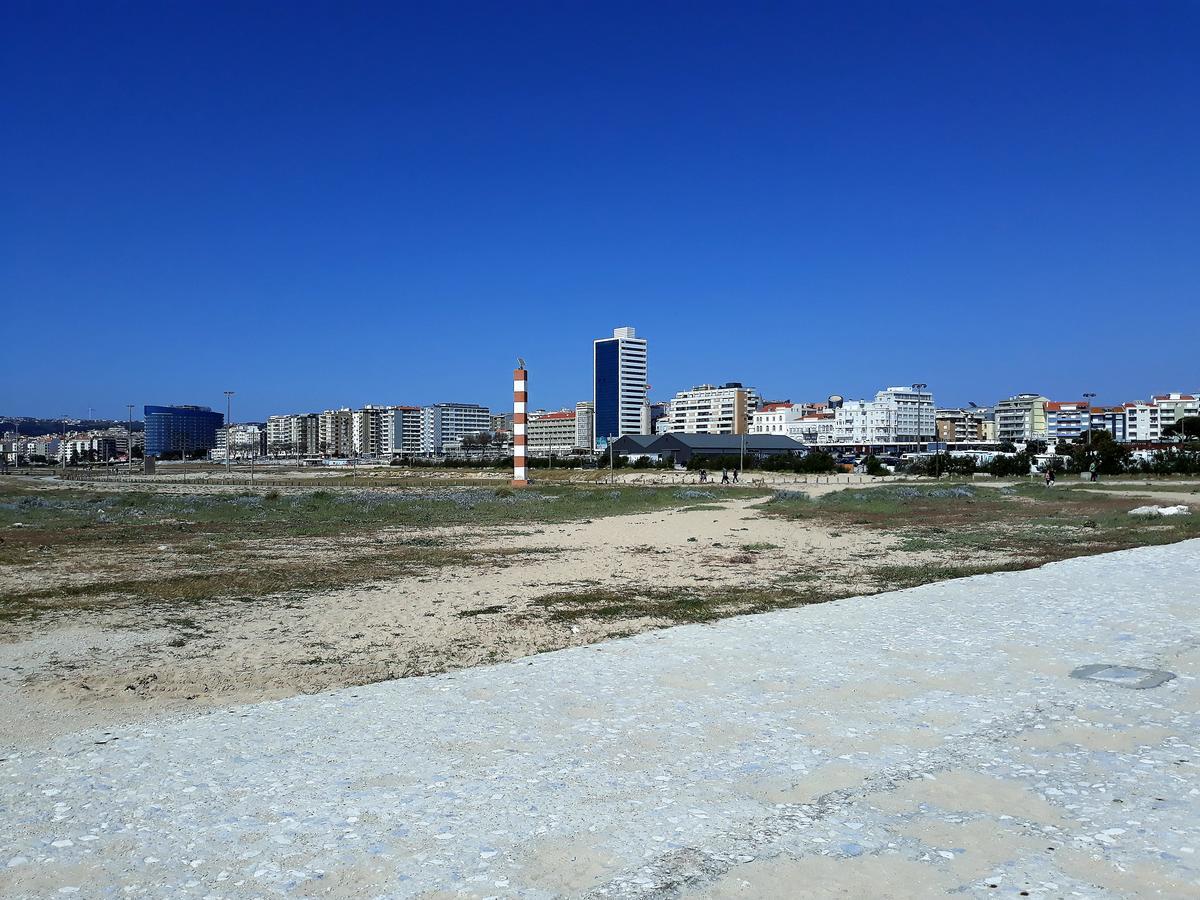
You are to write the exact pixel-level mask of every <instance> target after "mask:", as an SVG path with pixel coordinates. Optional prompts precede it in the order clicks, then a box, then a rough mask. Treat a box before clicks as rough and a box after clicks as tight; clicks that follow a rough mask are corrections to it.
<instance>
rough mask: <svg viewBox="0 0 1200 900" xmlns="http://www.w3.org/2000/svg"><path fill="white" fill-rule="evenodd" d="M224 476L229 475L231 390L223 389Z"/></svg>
mask: <svg viewBox="0 0 1200 900" xmlns="http://www.w3.org/2000/svg"><path fill="white" fill-rule="evenodd" d="M224 393H225V476H226V477H228V476H229V459H230V451H231V447H230V445H229V423H230V422H231V421H232V419H231V418H230V414H231V413H232V411H233V394H234V392H233V391H225V392H224Z"/></svg>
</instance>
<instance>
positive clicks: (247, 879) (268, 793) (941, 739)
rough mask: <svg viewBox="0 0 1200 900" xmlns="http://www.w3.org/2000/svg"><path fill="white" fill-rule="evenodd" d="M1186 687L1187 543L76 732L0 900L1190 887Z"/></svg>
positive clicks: (18, 775)
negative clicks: (1141, 679)
mask: <svg viewBox="0 0 1200 900" xmlns="http://www.w3.org/2000/svg"><path fill="white" fill-rule="evenodd" d="M1098 664H1118V665H1123V666H1137V667H1142V668H1146V669H1151V670H1155V671H1166V672H1170V673H1173V674H1174V675H1176V676H1177V677H1175V678H1173V679H1170V680H1167V681H1165V683H1162V684H1161V685H1159V686H1157V687H1152V688H1147V689H1143V690H1138V689H1134V688H1131V687H1130V686H1128V684H1129V683H1130V679H1129V678H1121V677H1116V678H1115V680H1109V681H1104V680H1100V681H1097V680H1090V679H1084V678H1078V677H1075V678H1072V677H1070V676H1071V673H1072V672H1073V671H1075V670H1077V669H1079V668H1080V667H1085V666H1089V665H1093V666H1094V665H1098ZM1198 676H1200V542H1194V541H1193V542H1189V543H1184V544H1177V545H1173V546H1168V547H1150V548H1142V549H1138V550H1131V551H1125V552H1122V553H1116V554H1110V555H1107V556H1102V557H1091V558H1085V559H1076V560H1071V561H1067V562H1063V563H1056V564H1053V565H1049V566H1046V567H1044V568H1042V569H1039V570H1034V571H1027V572H1017V573H1007V574H997V575H987V576H979V577H976V578H971V579H966V580H962V581H955V582H946V583H942V584H936V585H928V586H925V587H921V588H915V589H911V590H907V591H898V592H895V593H890V594H882V595H877V596H874V597H864V598H851V599H847V600H841V601H837V602H834V603H827V604H822V605H819V606H813V607H808V608H801V609H795V610H788V611H783V612H778V613H771V614H766V615H761V616H752V617H744V618H740V619H734V620H729V621H725V622H721V623H718V624H715V625H698V626H686V627H680V628H673V629H668V630H664V631H660V632H656V633H651V634H644V635H641V636H639V637H635V638H631V639H627V640H621V641H615V642H611V643H608V644H603V645H597V646H592V647H584V648H576V649H571V650H566V651H561V652H557V653H549V654H545V655H542V656H537V657H532V658H529V659H525V660H520V661H517V662H514V663H509V664H505V665H499V666H492V667H486V668H478V669H472V670H467V671H462V672H457V673H453V674H449V675H444V676H433V677H424V678H413V679H406V680H401V681H393V682H386V683H382V684H376V685H372V686H369V687H363V688H354V689H348V690H343V691H338V692H335V693H330V694H321V695H315V696H307V697H295V698H292V699H288V700H284V701H278V702H272V703H262V704H257V705H253V706H246V707H235V708H231V709H227V710H220V711H217V712H213V713H211V714H208V715H204V716H200V717H196V718H190V719H185V720H176V721H157V722H152V723H148V724H144V725H140V726H135V727H130V728H127V729H124V730H120V731H117V732H113V733H99V732H87V733H81V734H78V735H72V736H70V737H67V738H63V739H61V740H59V741H57V742H56V743H55V745H54V746H53V748H52V749H51V750H50V751H49V752H31V751H22V752H20V753H9V754H8V755H7V757H6V758H4V759H3V761H0V823H2V825H3V828H2V829H0V895H3V896H6V897H41V896H54V897H58V896H64V895H69V894H74V895H76V896H85V897H110V896H111V897H125V896H154V897H161V896H172V897H176V896H178V897H193V896H194V897H273V896H300V897H314V896H329V897H372V896H381V897H412V896H429V897H434V896H437V897H443V896H446V897H449V896H454V897H457V896H463V897H511V896H524V897H551V896H605V897H621V896H676V895H678V896H688V897H692V896H696V897H762V896H779V897H826V896H839V897H864V898H865V897H929V896H936V895H939V894H942V893H947V892H958V893H965V894H966V895H968V896H1004V897H1010V896H1011V897H1016V896H1032V897H1067V896H1083V897H1130V896H1146V897H1154V896H1157V897H1185V896H1193V897H1194V896H1198V895H1200V765H1198V760H1200V756H1198V753H1197V743H1198V741H1200V732H1198V729H1197V726H1198V724H1200V714H1198V711H1200V681H1198V680H1197V678H1198ZM2 743H3V742H2V741H0V744H2Z"/></svg>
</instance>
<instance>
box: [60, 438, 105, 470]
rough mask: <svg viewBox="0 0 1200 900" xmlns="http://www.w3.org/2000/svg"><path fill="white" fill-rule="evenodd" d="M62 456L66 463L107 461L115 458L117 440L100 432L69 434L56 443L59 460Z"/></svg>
mask: <svg viewBox="0 0 1200 900" xmlns="http://www.w3.org/2000/svg"><path fill="white" fill-rule="evenodd" d="M64 456H65V457H66V461H67V462H68V463H76V462H108V461H109V460H111V459H116V458H117V442H116V440H114V439H113V438H112V437H110V436H109V435H106V434H103V433H101V432H86V431H85V432H82V433H78V434H69V435H67V438H66V440H64V441H59V445H58V459H59V462H62V460H63V457H64Z"/></svg>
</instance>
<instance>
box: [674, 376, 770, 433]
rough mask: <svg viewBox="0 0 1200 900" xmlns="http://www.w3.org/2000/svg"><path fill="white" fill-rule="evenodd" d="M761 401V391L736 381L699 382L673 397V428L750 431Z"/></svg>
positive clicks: (726, 431) (693, 430)
mask: <svg viewBox="0 0 1200 900" xmlns="http://www.w3.org/2000/svg"><path fill="white" fill-rule="evenodd" d="M758 403H759V397H758V391H756V390H754V388H747V387H744V386H743V385H741V384H738V383H736V382H730V383H729V384H723V385H721V386H720V387H716V386H715V385H711V384H701V385H697V386H696V387H694V388H692V389H691V390H690V391H680V392H679V393H678V394H676V395H675V397H674V399H672V400H671V432H673V433H682V434H747V433H749V431H750V424H751V416H752V415H753V413H754V411H755V410H757V408H758Z"/></svg>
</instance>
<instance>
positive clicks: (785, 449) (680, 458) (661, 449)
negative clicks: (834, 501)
mask: <svg viewBox="0 0 1200 900" xmlns="http://www.w3.org/2000/svg"><path fill="white" fill-rule="evenodd" d="M613 452H615V453H617V454H618V455H620V456H634V457H637V456H650V457H654V458H657V459H662V458H668V459H672V460H674V461H675V462H676V463H677V464H679V465H683V466H686V465H687V464H688V461H689V460H690V459H691V458H692V457H693V456H696V457H713V458H716V457H720V456H738V455H739V454H741V453H742V452H745V454H746V455H747V456H777V455H779V454H785V453H788V454H796V455H803V454H805V453H807V452H808V447H807V446H806V445H804V444H802V443H800V442H799V441H794V440H792V439H791V438H790V437H787V436H785V435H781V434H744V435H743V434H678V433H674V432H672V433H671V434H660V435H652V434H626V435H622V436H621V437H620V438H618V439H617V440H616V441H614V442H613Z"/></svg>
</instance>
